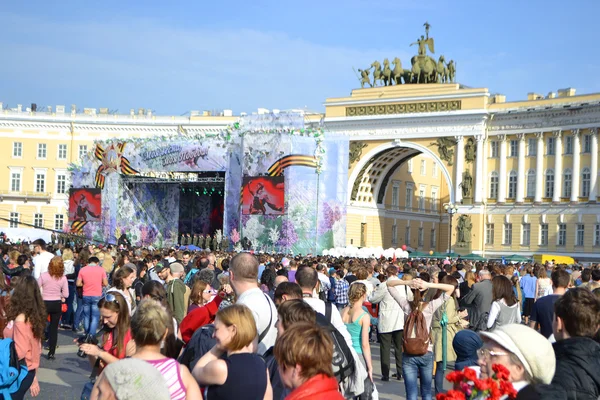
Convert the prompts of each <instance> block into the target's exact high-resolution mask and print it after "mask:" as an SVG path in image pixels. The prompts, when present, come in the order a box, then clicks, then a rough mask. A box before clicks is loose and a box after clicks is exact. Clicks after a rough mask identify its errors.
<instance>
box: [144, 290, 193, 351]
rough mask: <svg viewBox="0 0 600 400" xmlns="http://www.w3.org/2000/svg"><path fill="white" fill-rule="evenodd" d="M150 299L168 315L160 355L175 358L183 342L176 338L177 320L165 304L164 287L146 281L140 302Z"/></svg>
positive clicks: (165, 294) (165, 292) (165, 293)
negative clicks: (157, 303) (167, 324)
mask: <svg viewBox="0 0 600 400" xmlns="http://www.w3.org/2000/svg"><path fill="white" fill-rule="evenodd" d="M145 299H152V300H154V301H157V302H159V303H160V304H161V305H162V306H163V307H164V308H165V309H166V310H167V313H168V314H169V317H170V321H172V323H171V325H169V327H168V333H167V336H166V337H165V340H164V345H163V347H162V349H161V352H162V354H164V355H165V356H166V357H170V358H177V357H179V353H180V351H181V347H182V345H183V342H181V340H179V339H178V338H177V332H178V326H177V320H176V319H175V318H173V313H172V312H171V309H170V308H169V305H168V304H167V291H166V290H165V287H164V286H163V285H162V284H161V283H160V282H157V281H148V282H146V283H144V286H143V287H142V300H145Z"/></svg>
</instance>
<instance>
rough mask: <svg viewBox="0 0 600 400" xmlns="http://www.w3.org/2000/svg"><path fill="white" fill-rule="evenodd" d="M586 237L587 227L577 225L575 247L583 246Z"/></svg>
mask: <svg viewBox="0 0 600 400" xmlns="http://www.w3.org/2000/svg"><path fill="white" fill-rule="evenodd" d="M584 237H585V227H584V225H583V224H577V237H576V238H575V246H583V238H584Z"/></svg>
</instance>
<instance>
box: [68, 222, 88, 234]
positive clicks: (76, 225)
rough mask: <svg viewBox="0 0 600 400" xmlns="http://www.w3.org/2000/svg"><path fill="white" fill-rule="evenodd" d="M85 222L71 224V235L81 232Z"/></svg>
mask: <svg viewBox="0 0 600 400" xmlns="http://www.w3.org/2000/svg"><path fill="white" fill-rule="evenodd" d="M87 223H88V222H87V221H73V222H72V223H71V233H81V232H83V227H84V226H86V225H87Z"/></svg>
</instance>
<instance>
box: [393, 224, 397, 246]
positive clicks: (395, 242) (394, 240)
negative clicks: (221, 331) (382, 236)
mask: <svg viewBox="0 0 600 400" xmlns="http://www.w3.org/2000/svg"><path fill="white" fill-rule="evenodd" d="M392 244H394V245H397V244H398V225H396V224H394V225H392Z"/></svg>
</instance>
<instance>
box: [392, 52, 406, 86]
mask: <svg viewBox="0 0 600 400" xmlns="http://www.w3.org/2000/svg"><path fill="white" fill-rule="evenodd" d="M392 64H394V69H393V70H392V76H391V78H390V80H391V83H395V84H396V85H400V84H401V83H402V76H403V75H404V70H403V69H402V62H401V61H400V59H399V58H398V57H396V58H394V60H393V61H392ZM404 83H408V82H407V81H406V79H405V80H404Z"/></svg>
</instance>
